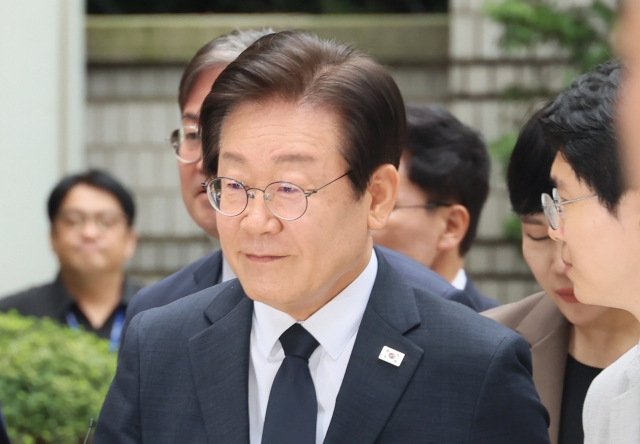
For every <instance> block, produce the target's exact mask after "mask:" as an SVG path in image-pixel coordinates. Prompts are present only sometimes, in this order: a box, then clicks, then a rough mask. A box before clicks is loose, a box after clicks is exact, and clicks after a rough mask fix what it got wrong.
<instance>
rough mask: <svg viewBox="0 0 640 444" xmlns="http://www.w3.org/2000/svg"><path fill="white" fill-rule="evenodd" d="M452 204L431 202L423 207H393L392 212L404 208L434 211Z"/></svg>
mask: <svg viewBox="0 0 640 444" xmlns="http://www.w3.org/2000/svg"><path fill="white" fill-rule="evenodd" d="M452 205H453V204H450V203H443V202H433V203H428V204H424V205H398V206H395V207H393V210H394V211H395V210H404V209H405V208H424V209H425V210H434V209H436V208H440V207H450V206H452Z"/></svg>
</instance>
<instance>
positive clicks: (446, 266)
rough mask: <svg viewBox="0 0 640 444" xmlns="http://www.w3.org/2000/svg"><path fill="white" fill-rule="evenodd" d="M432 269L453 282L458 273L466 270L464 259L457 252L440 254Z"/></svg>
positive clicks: (450, 251) (451, 251)
mask: <svg viewBox="0 0 640 444" xmlns="http://www.w3.org/2000/svg"><path fill="white" fill-rule="evenodd" d="M430 268H431V269H432V270H433V271H435V272H436V273H438V274H439V275H440V276H442V277H443V278H445V279H446V280H447V281H449V282H453V280H454V279H455V277H456V275H457V274H458V271H460V270H461V269H463V268H464V258H463V257H460V255H459V254H458V251H457V250H448V251H443V252H441V253H440V254H438V256H437V257H436V258H435V260H434V261H433V264H431V267H430Z"/></svg>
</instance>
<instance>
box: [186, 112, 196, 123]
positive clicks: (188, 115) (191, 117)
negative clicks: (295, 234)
mask: <svg viewBox="0 0 640 444" xmlns="http://www.w3.org/2000/svg"><path fill="white" fill-rule="evenodd" d="M182 120H193V121H194V122H197V121H198V120H199V116H198V115H197V114H193V113H184V114H183V115H182Z"/></svg>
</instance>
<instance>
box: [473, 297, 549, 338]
mask: <svg viewBox="0 0 640 444" xmlns="http://www.w3.org/2000/svg"><path fill="white" fill-rule="evenodd" d="M546 297H547V295H545V293H544V292H540V293H536V294H532V295H531V296H528V297H526V298H524V299H522V300H521V301H518V302H512V303H511V304H505V305H502V306H500V307H496V308H492V309H491V310H487V311H484V312H482V315H483V316H486V317H487V318H489V319H493V320H494V321H496V322H499V323H500V324H502V325H504V326H506V327H509V328H511V329H513V330H515V329H517V328H518V326H519V325H520V324H521V323H522V321H523V320H524V319H525V318H526V317H527V316H528V315H529V314H530V313H531V312H532V311H533V310H534V309H535V308H536V307H537V306H538V305H539V304H540V303H542V302H543V301H544V300H545V298H546Z"/></svg>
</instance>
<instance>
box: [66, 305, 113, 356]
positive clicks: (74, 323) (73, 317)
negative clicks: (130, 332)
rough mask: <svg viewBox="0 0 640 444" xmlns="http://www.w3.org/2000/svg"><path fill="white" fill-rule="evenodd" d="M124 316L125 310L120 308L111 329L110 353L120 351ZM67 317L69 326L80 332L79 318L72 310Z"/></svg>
mask: <svg viewBox="0 0 640 444" xmlns="http://www.w3.org/2000/svg"><path fill="white" fill-rule="evenodd" d="M124 314H125V310H124V308H122V307H120V308H118V311H117V312H116V317H115V319H114V320H113V326H112V327H111V335H110V336H109V352H110V353H115V352H117V351H118V346H119V345H120V335H121V334H122V327H123V325H124ZM65 317H66V318H67V325H68V326H69V327H70V328H71V329H72V330H78V329H79V328H80V324H79V323H78V318H76V315H75V314H74V313H73V312H72V311H71V310H69V311H67V314H66V315H65Z"/></svg>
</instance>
